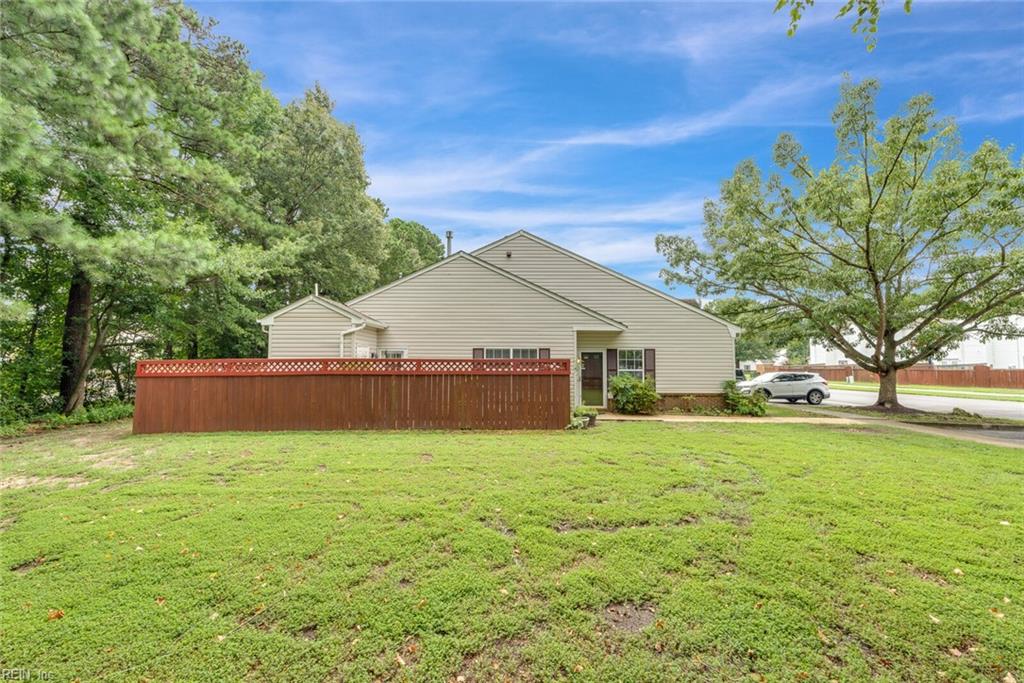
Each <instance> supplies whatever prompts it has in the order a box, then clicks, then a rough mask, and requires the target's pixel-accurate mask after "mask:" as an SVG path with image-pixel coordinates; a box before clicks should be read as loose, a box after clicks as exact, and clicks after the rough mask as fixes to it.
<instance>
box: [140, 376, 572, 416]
mask: <svg viewBox="0 0 1024 683" xmlns="http://www.w3.org/2000/svg"><path fill="white" fill-rule="evenodd" d="M135 377H136V382H137V386H136V394H135V419H134V423H133V431H134V432H135V433H137V434H149V433H156V432H216V431H228V430H239V431H271V430H303V429H305V430H309V429H561V428H562V427H564V426H565V425H566V424H567V423H568V421H569V408H570V406H569V380H570V362H569V361H568V360H566V359H558V358H551V359H549V358H544V359H526V358H515V359H487V360H483V359H468V358H465V359H464V358H455V359H453V358H448V359H443V358H429V359H427V358H409V359H407V358H244V359H223V360H144V361H140V362H139V363H138V365H137V366H136V370H135Z"/></svg>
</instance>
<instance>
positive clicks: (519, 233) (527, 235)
mask: <svg viewBox="0 0 1024 683" xmlns="http://www.w3.org/2000/svg"><path fill="white" fill-rule="evenodd" d="M516 237H525V238H527V239H530V240H533V241H534V242H536V243H537V244H541V245H544V246H545V247H548V248H549V249H553V250H555V251H557V252H559V253H560V254H563V255H565V256H568V257H569V258H573V259H576V260H577V261H579V262H580V263H585V264H587V265H588V266H591V267H592V268H596V269H597V270H600V271H601V272H603V273H605V274H606V275H610V276H612V277H614V278H618V279H619V280H622V281H623V282H627V283H629V284H631V285H633V286H634V287H638V288H640V289H642V290H644V291H646V292H649V293H651V294H654V295H655V296H659V297H661V298H662V299H664V300H665V301H671V302H672V303H674V304H676V305H677V306H680V307H681V308H685V309H687V310H689V311H693V312H694V313H697V314H699V315H702V316H704V317H705V318H707V319H709V320H714V321H715V322H717V323H721V324H722V325H725V326H726V327H727V328H728V329H729V332H730V333H731V334H734V335H735V334H739V332H740V331H741V329H742V328H740V327H739V326H738V325H735V324H733V323H731V322H729V321H728V320H725V319H724V318H719V317H718V316H717V315H713V314H711V313H708V312H707V311H705V310H704V309H702V308H700V307H699V306H694V305H693V304H690V303H687V302H685V301H683V300H682V299H677V298H676V297H674V296H671V295H669V294H666V293H665V292H662V291H661V290H658V289H655V288H654V287H651V286H650V285H645V284H644V283H642V282H640V281H639V280H634V279H633V278H631V277H629V276H628V275H623V274H622V273H620V272H618V271H615V270H612V269H611V268H608V267H607V266H602V265H601V264H600V263H597V262H596V261H591V260H590V259H588V258H586V257H585V256H580V255H579V254H577V253H576V252H574V251H569V250H568V249H566V248H565V247H560V246H558V245H557V244H555V243H553V242H549V241H547V240H546V239H544V238H543V237H538V236H537V235H534V234H533V233H531V232H527V231H526V230H517V231H515V232H513V233H512V234H510V235H505V236H504V237H502V238H500V239H497V240H495V241H493V242H491V243H490V244H485V245H484V246H482V247H480V248H479V249H475V250H473V254H479V253H481V252H484V251H486V250H488V249H493V248H494V247H499V246H501V245H502V244H505V243H506V242H508V241H509V240H512V239H514V238H516Z"/></svg>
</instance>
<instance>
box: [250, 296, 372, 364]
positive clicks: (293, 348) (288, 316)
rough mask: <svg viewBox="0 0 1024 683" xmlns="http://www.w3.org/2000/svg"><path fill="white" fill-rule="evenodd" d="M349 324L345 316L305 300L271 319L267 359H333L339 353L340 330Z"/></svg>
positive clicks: (349, 320)
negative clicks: (272, 320) (300, 304)
mask: <svg viewBox="0 0 1024 683" xmlns="http://www.w3.org/2000/svg"><path fill="white" fill-rule="evenodd" d="M350 327H352V320H351V319H350V318H349V317H348V316H346V315H343V314H341V313H338V312H337V311H333V310H331V309H329V308H327V307H325V306H322V305H320V304H318V303H317V302H315V301H307V302H306V303H304V304H303V305H302V306H299V307H298V308H294V309H292V310H290V311H288V312H287V313H283V314H281V315H279V316H278V317H277V318H275V319H274V323H273V324H272V325H271V326H270V334H269V340H268V342H267V358H337V357H338V356H339V355H340V354H341V333H342V332H343V331H344V330H347V329H349V328H350ZM346 343H348V340H347V339H346Z"/></svg>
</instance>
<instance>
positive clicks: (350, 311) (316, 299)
mask: <svg viewBox="0 0 1024 683" xmlns="http://www.w3.org/2000/svg"><path fill="white" fill-rule="evenodd" d="M310 301H312V302H313V303H316V304H320V305H321V306H323V307H324V308H326V309H328V310H331V311H334V312H335V313H341V314H342V315H345V316H348V317H349V318H352V319H353V320H354V321H355V322H357V323H365V324H366V326H367V327H376V328H377V329H380V330H384V329H387V323H382V322H381V321H379V320H376V319H374V318H371V317H370V316H368V315H364V314H363V313H360V312H359V311H357V310H356V309H354V308H352V307H351V306H346V305H345V304H342V303H338V302H337V301H334V300H333V299H328V298H327V297H325V296H320V295H319V294H310V295H309V296H304V297H302V298H301V299H299V300H298V301H293V302H292V303H290V304H288V305H287V306H285V307H284V308H280V309H278V310H276V311H274V312H273V313H271V314H269V315H265V316H263V317H262V318H260V319H259V320H258V321H257V322H258V323H259V324H260V325H273V324H274V318H276V317H277V316H279V315H282V314H284V313H287V312H288V311H292V310H295V309H296V308H298V307H299V306H302V305H303V304H305V303H308V302H310Z"/></svg>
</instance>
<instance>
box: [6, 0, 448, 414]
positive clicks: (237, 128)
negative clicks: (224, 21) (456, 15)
mask: <svg viewBox="0 0 1024 683" xmlns="http://www.w3.org/2000/svg"><path fill="white" fill-rule="evenodd" d="M0 70H2V71H3V73H4V80H3V86H2V97H0V321H2V322H3V324H2V325H0V366H2V367H0V419H3V418H5V417H10V416H12V415H21V416H26V415H31V414H33V413H36V412H39V411H42V410H48V409H54V408H56V409H61V410H64V411H71V410H74V409H76V408H78V407H80V406H81V405H82V404H83V402H85V401H86V400H92V399H95V400H102V399H104V398H111V397H119V398H122V399H125V398H130V393H131V381H130V379H131V376H132V372H133V363H134V360H136V359H137V358H139V357H140V356H144V355H154V354H160V355H163V356H166V357H197V356H200V355H202V356H210V357H218V356H221V357H223V356H251V355H260V354H262V353H263V351H264V345H265V338H264V336H263V334H262V332H261V331H260V329H259V327H258V326H257V325H256V324H255V321H256V319H258V318H259V317H260V316H261V315H263V314H265V313H266V312H267V311H268V310H272V309H274V308H277V307H278V306H280V305H282V304H284V303H286V302H287V301H291V300H294V299H295V298H298V297H300V296H304V295H305V294H307V293H309V291H311V290H312V288H313V285H314V284H315V283H316V284H319V285H320V286H321V288H322V289H323V291H324V292H326V293H327V294H328V295H331V296H335V297H338V298H342V299H344V298H348V297H351V296H354V295H356V294H358V293H360V292H363V291H366V290H368V289H370V288H372V287H374V286H376V285H377V284H379V283H380V282H381V278H382V277H388V275H387V273H389V272H391V271H392V270H393V269H394V267H395V265H394V264H398V263H400V264H402V267H407V265H408V266H415V267H420V266H422V265H426V264H427V263H429V262H430V260H431V259H435V260H436V259H437V258H440V256H441V254H440V252H439V251H438V250H436V249H435V250H433V251H431V250H429V249H417V248H412V251H411V252H410V251H409V249H408V247H407V241H408V239H411V238H408V239H407V238H406V237H404V235H405V232H406V231H405V230H404V229H401V228H397V227H396V228H391V227H390V226H389V224H388V223H386V222H385V216H386V214H387V210H386V208H385V207H384V205H383V204H382V203H381V202H380V201H379V200H376V199H374V198H373V197H371V196H370V195H369V193H368V192H369V178H368V176H367V173H366V169H365V167H364V164H363V148H362V144H361V142H360V140H359V137H358V134H357V133H356V130H355V128H354V127H353V126H352V125H350V124H345V123H342V122H340V121H339V120H338V119H337V118H335V116H334V107H335V104H334V102H333V101H332V100H331V98H330V96H329V94H328V93H327V92H326V91H325V90H324V89H323V88H321V87H320V86H319V85H315V84H314V85H313V86H312V87H311V88H310V89H309V90H308V91H307V93H306V94H305V96H304V97H302V98H300V99H298V100H297V101H295V102H292V103H290V104H288V105H282V104H281V103H280V102H279V101H278V100H277V99H276V98H275V97H274V96H273V95H272V94H271V93H270V92H269V91H268V90H267V89H266V88H265V87H264V86H263V84H262V81H261V77H260V76H259V74H257V73H255V72H254V71H253V70H252V69H251V68H250V66H249V63H248V55H247V52H246V49H245V47H244V46H243V45H242V44H240V43H238V42H237V41H235V40H232V39H231V38H228V37H225V36H222V35H218V34H217V33H216V32H215V26H214V24H213V22H212V21H210V20H207V19H204V18H202V17H200V16H199V15H198V14H197V13H195V12H194V11H193V10H191V9H189V8H188V7H186V6H184V5H183V4H181V3H180V2H177V1H176V0H151V1H146V0H131V1H129V2H117V3H106V2H88V1H87V0H67V1H65V2H60V3H50V2H44V1H43V0H17V1H15V2H11V3H6V4H5V5H4V21H3V23H2V26H0ZM392 223H395V220H392ZM414 225H416V224H414ZM418 228H419V230H421V231H422V232H425V233H427V234H429V231H427V230H426V229H425V228H423V226H418ZM413 232H415V231H413ZM396 233H402V235H403V236H396ZM431 236H432V237H434V240H435V241H436V243H437V244H440V240H438V239H437V238H436V236H433V235H431ZM418 239H420V240H422V241H428V238H427V237H426V236H424V235H419V237H418ZM413 254H414V255H415V257H414V258H413Z"/></svg>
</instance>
